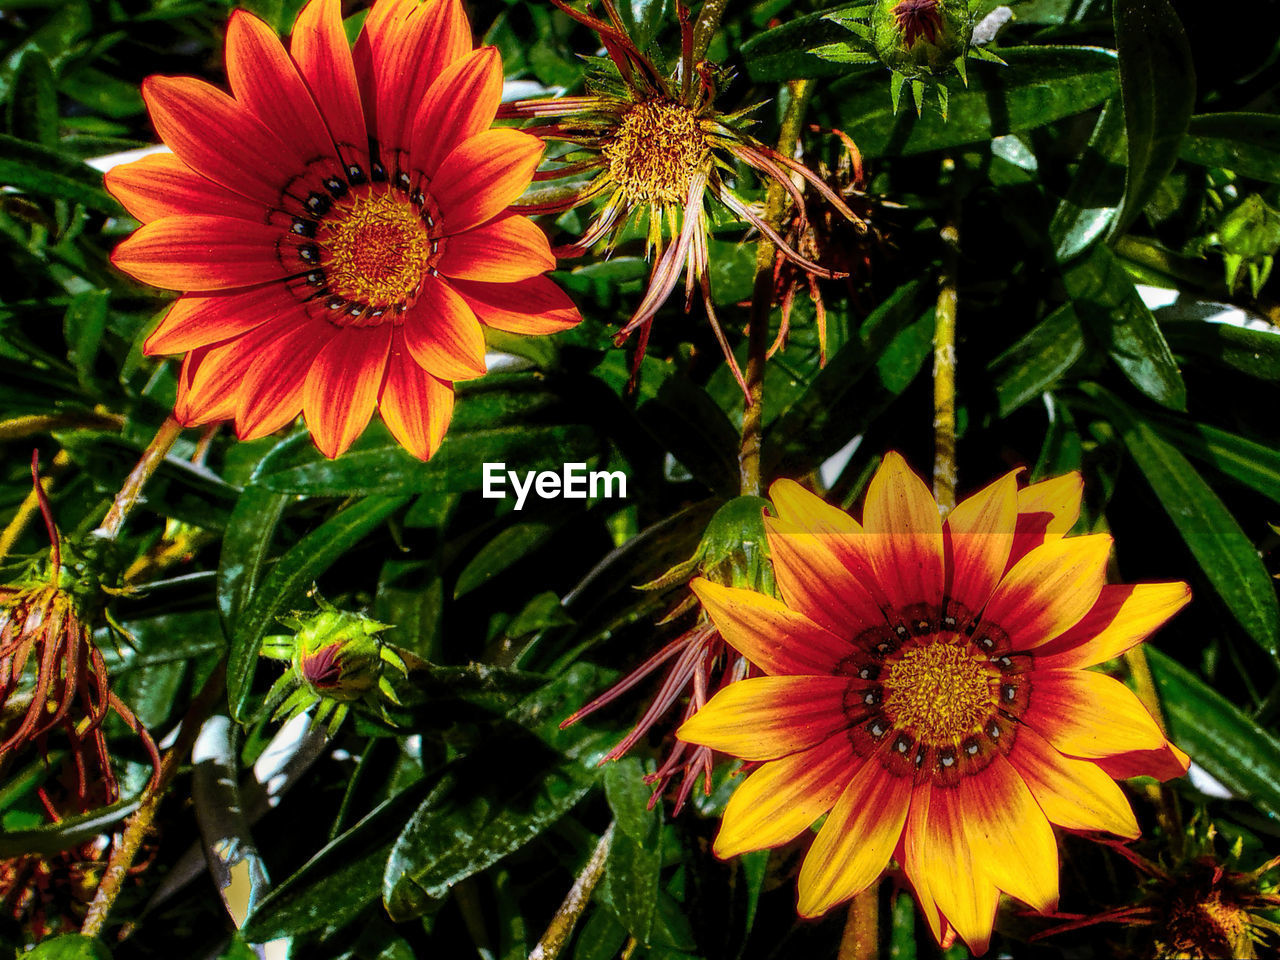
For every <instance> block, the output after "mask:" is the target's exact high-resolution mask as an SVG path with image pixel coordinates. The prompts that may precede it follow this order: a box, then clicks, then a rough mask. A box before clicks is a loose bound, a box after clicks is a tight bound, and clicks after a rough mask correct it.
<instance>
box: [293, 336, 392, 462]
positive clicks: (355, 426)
mask: <svg viewBox="0 0 1280 960" xmlns="http://www.w3.org/2000/svg"><path fill="white" fill-rule="evenodd" d="M391 330H392V324H389V323H381V324H378V325H377V326H376V327H344V328H342V329H341V330H339V331H338V334H337V336H335V337H334V338H333V339H332V340H330V341H329V344H328V345H327V346H326V347H325V348H324V349H323V350H321V351H320V354H319V356H317V357H316V359H315V363H313V364H312V365H311V370H310V371H309V372H308V373H307V380H306V384H305V385H304V386H303V388H302V411H303V413H304V414H305V415H306V418H307V426H308V427H309V428H310V430H311V436H312V438H313V439H314V440H315V442H316V446H317V447H319V448H320V452H321V453H323V454H324V455H325V456H326V457H328V458H330V459H333V458H334V457H337V456H339V455H341V454H342V452H343V451H345V450H346V449H347V447H349V446H351V444H352V443H353V442H354V441H355V439H356V437H358V436H360V434H361V433H363V432H364V428H365V427H366V426H368V425H369V419H370V418H371V417H372V416H373V408H374V407H375V406H376V405H377V402H378V389H379V388H380V387H381V386H382V376H383V374H384V373H385V372H386V369H387V354H388V352H389V351H390V349H391Z"/></svg>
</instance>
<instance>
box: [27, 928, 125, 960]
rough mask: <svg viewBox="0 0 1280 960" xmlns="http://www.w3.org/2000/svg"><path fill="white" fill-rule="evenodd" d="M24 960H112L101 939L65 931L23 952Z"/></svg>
mask: <svg viewBox="0 0 1280 960" xmlns="http://www.w3.org/2000/svg"><path fill="white" fill-rule="evenodd" d="M21 956H22V957H23V958H24V960H111V951H110V950H108V949H107V945H106V944H105V943H103V942H102V941H101V940H98V939H95V938H94V937H85V936H81V935H80V934H78V933H64V934H62V935H61V936H57V937H52V938H51V939H49V940H42V941H41V942H40V943H38V944H36V947H35V949H34V950H31V951H30V952H29V953H23V954H21Z"/></svg>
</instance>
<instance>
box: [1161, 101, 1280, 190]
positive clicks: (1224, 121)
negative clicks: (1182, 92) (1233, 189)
mask: <svg viewBox="0 0 1280 960" xmlns="http://www.w3.org/2000/svg"><path fill="white" fill-rule="evenodd" d="M1181 154H1182V158H1183V159H1184V160H1190V161H1192V162H1193V163H1199V164H1203V165H1204V166H1206V167H1223V168H1225V169H1227V170H1231V171H1233V172H1235V173H1238V174H1239V175H1241V176H1243V177H1253V178H1254V179H1255V180H1265V181H1267V182H1268V183H1280V117H1278V116H1276V115H1275V114H1272V113H1202V114H1200V115H1199V116H1195V117H1192V118H1191V123H1190V125H1189V126H1188V128H1187V136H1186V138H1185V139H1184V140H1183V141H1182V150H1181Z"/></svg>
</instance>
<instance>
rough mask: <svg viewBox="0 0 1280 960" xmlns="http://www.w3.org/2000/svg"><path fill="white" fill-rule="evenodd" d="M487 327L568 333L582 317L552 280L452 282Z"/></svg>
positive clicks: (515, 330) (540, 332) (510, 330)
mask: <svg viewBox="0 0 1280 960" xmlns="http://www.w3.org/2000/svg"><path fill="white" fill-rule="evenodd" d="M450 286H452V287H453V288H454V289H455V290H457V291H458V293H460V294H462V298H463V299H464V300H466V301H467V303H468V304H469V305H470V307H471V309H472V310H473V311H475V315H476V317H478V318H479V320H480V322H481V323H483V324H484V325H485V326H486V327H493V328H494V329H495V330H506V331H507V332H508V333H523V334H546V333H557V332H559V331H561V330H568V329H569V328H570V327H574V326H577V325H578V324H579V323H581V322H582V314H580V313H579V312H578V308H577V307H575V306H574V305H573V301H572V300H570V299H569V295H568V294H566V293H565V292H564V291H563V290H561V289H560V287H559V286H557V285H556V283H555V281H553V280H552V279H551V278H550V277H530V278H529V279H528V280H519V281H517V282H515V283H480V282H478V281H475V280H456V281H451V282H450Z"/></svg>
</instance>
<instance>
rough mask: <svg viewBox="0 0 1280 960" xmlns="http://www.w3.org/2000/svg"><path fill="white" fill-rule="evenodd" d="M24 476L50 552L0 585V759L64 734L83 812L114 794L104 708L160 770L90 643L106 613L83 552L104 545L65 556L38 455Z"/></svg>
mask: <svg viewBox="0 0 1280 960" xmlns="http://www.w3.org/2000/svg"><path fill="white" fill-rule="evenodd" d="M31 473H32V477H33V479H34V482H35V489H36V495H37V497H38V499H39V503H40V512H41V514H42V515H43V516H44V521H45V527H46V529H47V531H48V534H49V543H50V550H49V559H48V562H47V563H45V564H40V565H37V566H35V567H34V568H33V569H32V570H31V571H30V572H29V573H27V574H26V575H25V576H23V577H22V578H20V579H19V580H18V581H17V582H15V583H12V584H6V585H4V586H0V709H2V710H3V722H4V728H3V729H2V730H0V737H2V738H3V739H2V740H0V759H3V758H5V757H7V756H9V755H11V754H13V753H16V752H17V751H19V750H21V749H23V748H24V747H26V746H27V745H29V744H34V745H35V746H36V747H37V748H38V749H39V750H41V751H44V750H45V747H46V744H47V742H48V739H49V736H50V735H51V734H52V733H54V732H55V731H61V732H62V734H63V735H64V736H65V737H66V739H67V741H68V743H69V746H70V754H71V760H72V764H73V766H74V769H75V781H76V782H75V788H74V789H75V795H76V798H77V800H76V806H77V807H78V808H79V809H81V810H87V809H90V808H92V807H93V806H95V805H97V804H100V803H112V802H114V801H115V800H116V799H118V798H119V794H120V788H119V784H118V782H117V780H116V777H115V773H114V771H113V769H112V762H111V754H110V752H109V750H108V747H107V738H106V734H105V732H104V731H103V723H104V722H105V721H106V719H107V715H108V714H109V713H115V714H116V715H117V716H118V717H120V719H121V720H123V721H124V722H125V724H126V725H127V726H128V727H129V729H130V730H132V731H133V732H134V733H136V734H137V735H138V737H139V738H140V739H141V740H142V743H143V746H144V747H145V748H146V750H147V753H148V755H149V756H150V758H151V763H152V767H153V770H154V774H153V777H154V776H156V775H158V774H159V768H160V755H159V753H158V751H157V750H156V745H155V742H154V741H153V740H152V739H151V735H150V734H149V733H148V732H147V730H146V728H145V727H143V726H142V725H141V724H140V723H139V722H138V719H137V717H135V716H134V714H133V711H132V710H130V709H129V707H128V706H126V705H125V703H124V702H123V701H122V700H121V699H120V698H119V697H118V696H116V694H115V693H114V692H113V691H112V690H111V687H110V679H109V677H108V676H107V666H106V663H105V661H104V660H103V657H102V653H101V652H100V651H99V650H98V648H97V647H96V646H94V643H93V623H94V622H95V621H96V620H97V619H98V618H99V616H101V617H102V618H103V619H104V620H105V619H106V617H105V607H104V605H103V592H102V591H103V585H102V584H101V583H100V582H99V581H98V576H99V575H100V573H101V571H100V570H99V569H97V568H98V566H99V564H98V563H95V560H98V559H100V558H99V557H95V556H85V554H95V553H98V551H99V549H101V548H104V547H105V546H106V544H105V543H101V542H90V543H89V544H88V545H87V549H85V550H81V551H78V553H79V554H80V555H79V556H71V554H72V553H73V549H72V547H71V546H70V545H65V546H66V547H67V549H66V552H65V554H64V544H63V542H62V539H61V537H60V536H59V534H58V528H57V526H56V524H55V523H54V520H53V514H52V511H51V510H50V508H49V501H48V498H47V497H46V496H45V493H44V488H43V487H42V486H41V485H40V477H39V473H38V472H37V457H36V456H33V457H32V461H31ZM64 559H65V560H66V561H67V562H66V564H65V565H64ZM14 721H16V726H12V723H13V722H14Z"/></svg>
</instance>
